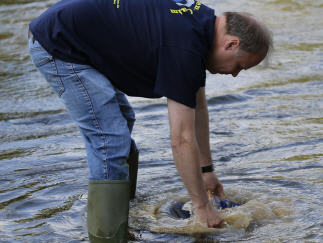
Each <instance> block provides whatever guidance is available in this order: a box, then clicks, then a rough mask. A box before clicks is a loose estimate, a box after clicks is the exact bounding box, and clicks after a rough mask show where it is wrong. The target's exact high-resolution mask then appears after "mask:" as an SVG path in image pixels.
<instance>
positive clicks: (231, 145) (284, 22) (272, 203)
mask: <svg viewBox="0 0 323 243" xmlns="http://www.w3.org/2000/svg"><path fill="white" fill-rule="evenodd" d="M54 2H56V1H54V0H45V1H31V0H0V94H1V95H0V104H1V105H0V242H81V241H82V242H87V241H88V237H87V230H86V200H87V176H88V170H87V165H86V159H85V152H84V145H83V143H82V139H81V136H80V134H79V132H78V129H77V127H76V126H75V125H74V124H73V123H72V121H71V120H70V118H69V116H68V115H67V114H66V112H65V110H64V107H63V105H62V103H61V102H60V100H59V99H58V98H57V96H56V95H55V94H54V92H53V91H52V90H51V89H50V88H49V87H48V85H47V83H46V82H45V81H44V79H43V78H42V77H41V76H40V74H39V73H38V72H37V71H36V70H35V67H34V66H33V65H32V63H31V61H30V58H29V56H28V50H27V38H26V35H27V25H28V23H29V22H30V21H31V20H32V19H33V18H35V17H37V16H38V15H39V14H40V13H41V12H42V11H44V10H45V9H46V8H48V7H49V6H50V5H52V4H53V3H54ZM203 2H204V3H207V4H209V5H210V6H212V7H213V8H215V9H216V13H217V14H220V13H221V12H223V11H231V10H235V11H246V12H250V13H253V14H255V15H257V16H259V17H261V19H263V20H264V21H265V22H266V23H267V24H268V26H269V27H270V28H271V30H272V32H273V34H274V39H275V51H274V52H273V54H272V55H271V59H270V62H269V63H267V64H261V65H259V66H258V67H256V68H254V69H251V70H248V71H244V72H242V73H241V74H240V75H239V77H237V78H232V77H230V76H222V75H213V76H211V75H209V74H208V75H207V98H208V104H209V112H210V133H211V135H210V139H211V147H212V157H213V162H214V165H215V168H216V171H217V174H218V176H219V178H220V179H221V180H222V182H223V185H224V188H225V191H226V195H227V198H229V199H231V200H234V201H237V202H240V203H242V204H243V205H242V206H240V207H236V208H232V209H226V210H221V214H222V215H223V217H224V219H225V224H224V225H223V227H222V228H220V229H207V228H203V227H199V226H196V225H195V224H194V222H193V221H194V220H193V219H187V220H179V219H175V218H172V217H171V216H170V215H169V212H168V211H169V207H170V205H172V203H174V202H178V201H183V202H187V201H188V200H189V198H188V196H187V192H186V190H185V189H184V186H183V183H182V182H181V180H180V178H179V176H178V174H177V172H176V169H175V166H174V163H173V161H172V153H171V148H170V142H169V128H168V120H167V119H168V118H167V106H166V103H165V99H157V100H148V99H141V98H132V97H130V101H131V103H132V105H133V106H134V109H135V111H136V114H137V123H136V125H135V128H134V134H133V136H134V138H135V139H136V141H137V144H138V147H139V149H140V165H139V178H138V189H137V198H136V199H135V200H134V201H132V202H131V208H130V218H129V226H130V234H129V239H131V240H132V241H137V242H239V241H246V242H323V227H322V226H323V221H322V215H323V212H322V201H323V200H322V185H323V41H322V40H323V28H322V27H323V18H322V11H323V1H322V0H315V1H314V0H255V1H247V0H240V1H234V0H223V1H211V0H208V1H203Z"/></svg>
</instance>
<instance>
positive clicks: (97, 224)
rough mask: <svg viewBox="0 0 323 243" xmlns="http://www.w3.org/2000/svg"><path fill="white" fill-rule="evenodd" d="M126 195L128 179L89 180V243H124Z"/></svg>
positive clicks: (125, 236)
mask: <svg viewBox="0 0 323 243" xmlns="http://www.w3.org/2000/svg"><path fill="white" fill-rule="evenodd" d="M129 196H130V183H129V181H125V180H113V181H106V180H104V181H94V180H90V181H89V192H88V205H87V227H88V233H89V238H90V242H91V243H120V242H127V239H128V214H129V200H130V198H129Z"/></svg>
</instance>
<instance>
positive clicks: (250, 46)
mask: <svg viewBox="0 0 323 243" xmlns="http://www.w3.org/2000/svg"><path fill="white" fill-rule="evenodd" d="M224 16H225V17H226V31H227V34H229V35H233V36H236V37H238V38H239V40H240V49H241V50H243V51H245V52H250V53H259V52H261V51H263V50H267V53H269V52H270V51H271V49H272V48H273V40H272V34H271V32H270V31H269V30H268V28H267V27H266V26H265V25H264V24H262V23H260V22H259V21H257V20H256V19H254V17H253V16H252V15H251V14H248V13H240V12H225V13H224Z"/></svg>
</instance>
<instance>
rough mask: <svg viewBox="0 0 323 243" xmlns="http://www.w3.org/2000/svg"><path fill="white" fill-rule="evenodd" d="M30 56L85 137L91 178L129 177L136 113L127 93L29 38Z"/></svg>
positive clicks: (98, 74) (95, 72) (89, 68)
mask: <svg viewBox="0 0 323 243" xmlns="http://www.w3.org/2000/svg"><path fill="white" fill-rule="evenodd" d="M29 50H30V56H31V59H32V61H33V62H34V64H35V65H36V67H37V69H38V70H39V71H40V73H41V74H42V75H43V76H44V77H45V79H46V80H47V81H48V83H49V85H50V86H51V87H52V88H53V89H54V90H55V92H56V93H57V94H58V96H59V97H60V98H61V99H62V101H63V103H64V105H65V107H66V109H67V111H68V113H69V114H70V116H71V117H72V119H73V120H74V122H76V124H77V125H78V127H79V129H80V131H81V134H82V136H83V139H84V141H85V147H86V153H87V161H88V167H89V170H90V175H89V179H90V180H128V179H129V167H128V164H127V158H128V156H129V153H130V148H131V147H132V150H136V145H135V143H134V141H133V140H132V139H131V131H132V128H133V125H134V122H135V114H134V111H133V110H132V108H131V106H130V104H129V102H128V100H127V98H126V96H125V95H124V93H122V92H121V91H120V90H118V89H116V88H115V87H114V86H113V85H112V84H111V82H110V81H109V80H108V79H107V77H105V76H104V75H102V74H101V73H99V72H98V71H97V70H95V69H94V68H92V67H91V66H88V65H81V64H75V63H68V62H64V61H62V60H59V59H57V58H54V57H53V56H51V55H50V54H49V53H48V52H47V51H46V50H45V49H44V48H43V47H42V46H41V45H40V44H39V42H38V41H37V40H35V41H33V40H32V39H31V38H29Z"/></svg>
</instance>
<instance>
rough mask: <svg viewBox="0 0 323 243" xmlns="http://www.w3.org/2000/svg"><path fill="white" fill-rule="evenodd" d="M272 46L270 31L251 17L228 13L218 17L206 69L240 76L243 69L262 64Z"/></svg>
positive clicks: (243, 14)
mask: <svg viewBox="0 0 323 243" xmlns="http://www.w3.org/2000/svg"><path fill="white" fill-rule="evenodd" d="M272 45H273V44H272V37H271V33H270V31H269V30H268V29H267V27H266V26H265V25H263V24H262V23H260V22H259V21H257V20H256V19H255V18H253V17H252V16H251V15H250V14H245V13H237V12H225V13H224V14H223V15H222V16H220V17H218V18H216V22H215V33H214V40H213V46H212V48H211V50H210V53H209V57H208V61H207V65H206V67H207V69H208V70H209V71H210V72H211V73H220V74H232V76H233V77H236V76H237V75H238V74H239V72H240V71H241V70H243V69H249V68H251V67H253V66H256V65H257V64H259V63H260V62H261V61H262V60H263V59H264V58H265V57H266V56H267V54H268V53H269V52H270V50H271V49H272Z"/></svg>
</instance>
